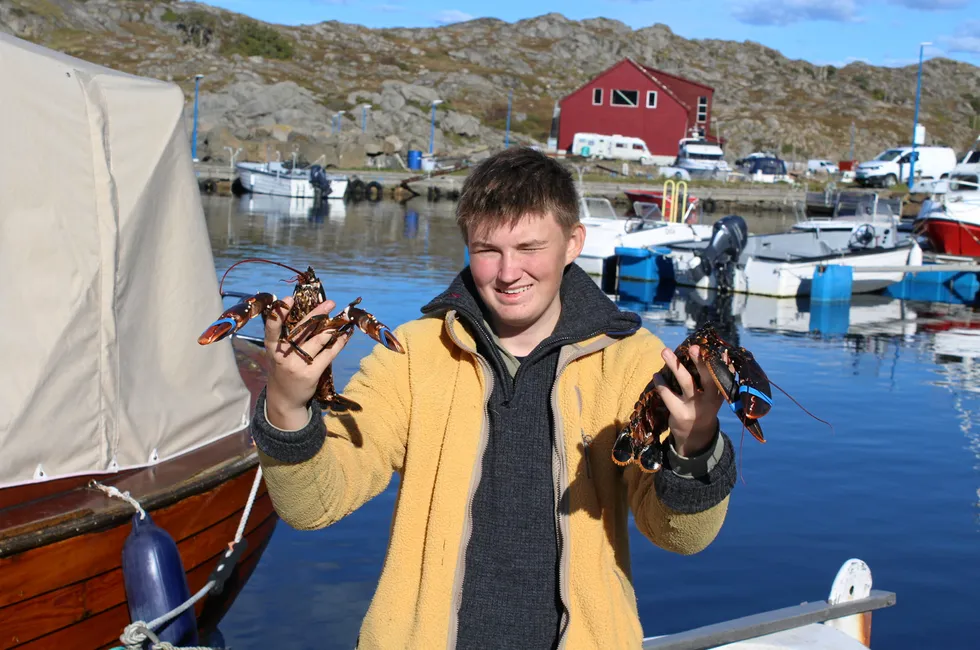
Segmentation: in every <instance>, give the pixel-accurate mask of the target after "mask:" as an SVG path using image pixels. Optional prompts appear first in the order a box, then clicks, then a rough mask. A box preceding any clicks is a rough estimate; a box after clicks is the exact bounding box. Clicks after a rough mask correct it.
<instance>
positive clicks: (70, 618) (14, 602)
mask: <svg viewBox="0 0 980 650" xmlns="http://www.w3.org/2000/svg"><path fill="white" fill-rule="evenodd" d="M256 350H257V349H256ZM256 350H250V349H249V348H248V346H247V344H244V343H240V342H236V352H237V353H238V355H239V365H240V368H241V371H242V376H243V378H244V379H245V381H246V384H247V385H248V386H249V389H250V390H251V391H252V395H253V400H254V397H255V396H256V395H257V394H258V391H259V390H260V389H261V386H262V383H263V381H264V372H263V368H262V365H261V359H260V358H259V357H258V356H257V354H256ZM257 466H258V459H257V456H256V453H255V449H254V446H253V445H252V443H251V440H250V437H249V435H248V432H247V430H243V431H240V432H238V433H236V434H233V435H231V436H228V437H226V438H224V439H222V440H219V441H217V442H215V443H212V444H210V445H207V446H205V447H203V448H201V449H200V450H197V451H196V452H192V453H189V454H186V455H184V456H182V457H180V458H177V459H174V460H172V461H168V462H167V463H161V464H160V465H158V466H156V467H153V468H149V469H143V470H138V471H134V472H128V473H126V474H121V475H114V476H109V477H82V478H79V479H66V480H65V481H61V482H57V483H52V484H48V485H41V484H39V485H35V486H25V487H17V488H7V489H5V490H0V649H8V648H10V649H12V648H18V649H21V648H23V649H28V648H30V649H31V650H40V649H48V648H50V649H52V650H54V649H57V650H68V649H75V648H77V649H79V650H96V649H98V648H109V647H112V646H116V645H119V635H120V634H121V633H122V631H123V629H124V628H125V626H126V625H127V624H128V623H129V622H130V621H129V611H128V608H127V604H126V594H125V590H124V587H123V577H122V568H121V564H122V547H123V543H124V541H125V540H126V537H127V535H128V534H129V531H130V529H131V523H130V522H131V518H132V515H133V513H134V511H133V508H132V507H131V506H130V505H128V504H127V503H125V502H124V501H122V500H119V499H111V498H109V497H106V496H105V495H103V494H102V493H101V492H99V491H98V490H95V489H93V488H91V487H87V484H88V481H89V480H91V479H92V478H97V479H98V480H99V481H100V482H101V483H103V484H107V485H115V486H116V487H118V488H119V489H120V490H122V491H129V492H130V493H131V494H132V495H133V496H134V497H135V498H136V499H137V500H138V501H140V503H141V504H143V506H144V507H145V508H146V509H147V510H148V511H149V512H150V513H151V514H152V516H153V520H154V522H155V523H156V524H157V525H158V526H160V527H162V528H164V529H165V530H166V531H167V532H168V533H170V535H171V536H172V537H173V538H174V540H175V541H176V542H177V546H178V549H179V550H180V555H181V559H182V561H183V564H184V569H185V571H186V572H187V580H188V584H189V586H190V590H191V593H196V592H197V591H198V590H199V589H201V587H203V586H204V585H205V584H206V583H207V581H208V578H209V576H210V574H211V572H212V571H213V570H214V568H215V566H216V565H217V563H218V559H219V556H220V555H221V554H222V553H223V552H224V551H225V550H226V549H227V545H228V543H229V542H231V541H232V540H233V539H234V537H235V533H236V530H237V528H238V525H239V522H240V521H241V517H242V513H243V510H244V507H245V505H246V502H247V499H248V495H249V492H250V490H251V488H252V484H253V482H254V478H255V473H256V471H257ZM277 521H278V518H277V516H276V513H275V511H274V510H273V507H272V502H271V500H270V499H269V495H268V493H267V492H266V490H265V485H264V483H263V484H261V485H260V487H259V492H258V496H257V497H256V500H255V503H254V505H253V507H252V510H251V513H250V514H249V517H248V523H247V525H246V528H245V539H246V540H247V542H248V548H247V550H246V551H245V554H244V556H243V557H242V558H241V559H240V561H239V563H238V565H237V566H236V569H235V573H234V574H233V576H232V578H231V579H230V580H229V581H228V582H227V583H226V584H225V588H224V590H223V591H222V593H221V594H214V593H211V594H209V595H208V596H206V597H205V598H203V599H202V600H200V601H199V602H198V603H197V606H196V612H197V617H198V618H197V620H198V624H199V627H200V629H201V631H202V633H205V634H206V633H207V632H209V631H211V630H212V629H213V628H214V627H215V626H216V625H217V624H218V621H220V619H221V617H222V616H223V615H224V614H225V612H227V610H228V608H229V607H230V606H231V604H232V603H233V602H234V600H235V597H236V596H237V595H238V593H239V592H240V591H241V589H242V587H244V585H245V583H246V581H247V580H248V577H249V576H250V575H251V573H252V571H253V570H254V568H255V566H256V564H257V563H258V561H259V558H260V557H261V555H262V552H263V551H264V550H265V547H266V545H267V544H268V542H269V540H270V539H271V537H272V533H273V531H274V530H275V527H276V523H277Z"/></svg>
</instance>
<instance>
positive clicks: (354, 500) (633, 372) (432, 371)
mask: <svg viewBox="0 0 980 650" xmlns="http://www.w3.org/2000/svg"><path fill="white" fill-rule="evenodd" d="M396 336H397V337H398V339H399V341H401V342H402V344H403V346H404V347H405V351H406V354H404V355H402V354H394V353H392V352H390V351H389V350H386V349H384V348H383V347H382V346H380V345H378V346H375V349H374V351H373V352H372V354H371V355H369V356H368V357H367V358H365V359H364V360H363V361H362V363H361V369H360V371H359V372H358V373H356V374H355V375H354V377H353V378H352V379H351V381H350V383H349V384H348V385H347V387H346V389H345V391H344V395H346V396H348V397H350V398H351V399H353V400H355V401H356V402H358V403H360V404H361V405H362V406H363V410H362V411H360V412H357V413H351V414H344V415H339V416H338V415H328V416H327V417H326V426H327V438H326V441H325V443H324V444H323V447H322V448H321V449H320V451H319V452H318V453H317V454H316V456H314V457H313V458H312V459H310V460H308V461H305V462H300V463H296V464H287V463H282V462H279V461H277V460H275V459H273V458H271V457H269V456H267V455H266V454H264V453H261V452H260V455H259V457H260V461H261V463H262V467H263V470H264V472H265V479H266V483H267V486H268V489H269V492H270V495H271V497H272V501H273V503H274V505H275V508H276V510H277V512H278V513H279V515H280V516H281V517H282V519H283V520H285V521H286V523H288V524H289V525H290V526H293V527H294V528H298V529H316V528H322V527H324V526H329V525H330V524H332V523H334V522H336V521H338V520H339V519H341V518H342V517H344V516H346V515H347V514H349V513H351V512H353V511H354V510H355V509H357V508H358V507H360V506H361V505H363V504H364V503H365V502H366V501H368V500H369V499H371V498H372V497H374V496H376V495H377V494H379V493H380V492H382V491H383V490H384V489H385V487H386V486H387V485H388V484H389V481H390V480H391V476H392V473H393V472H398V473H399V474H400V475H401V485H400V492H399V495H398V499H397V501H396V506H395V511H394V520H393V523H392V527H391V538H390V542H389V548H388V553H387V556H386V557H385V562H384V568H383V571H382V574H381V579H380V581H379V583H378V587H377V591H376V593H375V595H374V598H373V600H372V602H371V605H370V608H369V609H368V612H367V615H366V616H365V618H364V621H363V623H362V627H361V635H360V640H359V645H358V648H360V649H362V650H373V649H376V648H378V649H390V648H418V649H424V650H431V649H433V648H449V650H453V648H454V647H455V639H456V625H457V621H456V615H457V612H458V607H459V604H460V599H461V593H462V584H463V575H462V574H463V572H464V567H465V562H464V559H465V552H466V545H467V541H468V539H469V533H470V520H469V516H470V503H471V501H472V498H473V494H474V492H475V489H476V485H477V484H478V482H479V475H480V471H481V462H480V461H481V454H482V451H483V449H484V447H485V444H486V436H487V432H488V430H489V420H488V416H487V413H486V409H485V405H486V403H487V400H488V399H489V397H490V394H491V391H492V387H493V386H492V383H493V381H494V380H493V373H492V371H491V369H490V367H489V365H488V364H487V362H486V361H485V360H483V359H482V357H480V356H479V355H478V354H477V352H476V346H475V343H474V340H473V338H472V336H471V335H470V334H469V332H468V331H467V330H466V329H465V328H464V327H462V326H461V325H460V323H459V322H458V320H457V319H456V312H454V311H449V312H448V313H446V314H445V315H444V317H443V318H438V317H427V318H421V319H419V320H415V321H412V322H409V323H407V324H405V325H403V326H402V327H400V328H399V329H398V330H397V331H396ZM662 349H663V343H662V342H661V341H660V340H659V339H658V338H657V337H655V336H653V335H652V334H651V333H650V332H648V331H646V330H643V329H641V330H640V331H638V332H637V333H635V334H633V335H632V336H628V337H626V338H624V339H620V340H614V339H612V338H609V337H606V336H604V335H603V336H598V337H595V338H593V339H590V340H587V341H584V342H582V343H579V344H574V345H567V346H565V347H564V348H563V349H562V350H561V356H560V359H559V363H558V372H557V379H556V382H555V387H554V389H553V390H552V408H553V410H554V413H555V427H556V429H558V433H559V435H558V436H556V440H562V441H563V444H562V445H558V446H557V448H556V450H555V454H554V459H555V460H554V471H555V476H556V479H557V490H558V494H559V496H558V497H556V501H557V502H558V503H560V504H561V505H560V507H559V510H560V520H559V534H560V540H561V544H560V554H561V555H560V557H561V565H560V568H559V586H560V592H561V597H562V601H563V602H564V604H565V606H566V607H567V609H568V612H569V619H568V627H567V629H566V632H565V634H564V635H563V636H562V638H561V647H563V648H569V649H573V650H574V649H579V648H583V649H584V648H639V647H640V645H641V640H642V638H643V632H642V629H641V627H640V621H639V616H638V613H637V606H636V597H635V594H634V591H633V586H632V579H631V572H630V557H629V545H628V538H627V517H628V514H629V511H630V510H631V511H632V513H633V516H634V518H635V521H636V525H637V527H638V529H639V530H640V531H641V532H642V533H643V534H644V535H645V536H646V537H648V538H649V539H650V540H651V541H652V542H653V543H655V544H657V545H658V546H660V547H662V548H664V549H667V550H670V551H674V552H677V553H683V554H690V553H696V552H698V551H700V550H701V549H703V548H705V547H706V546H707V545H708V544H709V543H711V541H712V540H713V539H714V538H715V536H716V535H717V533H718V531H719V529H720V528H721V525H722V523H723V521H724V519H725V513H726V511H727V508H728V497H727V496H726V497H725V498H724V500H722V501H721V502H720V503H718V504H717V505H715V506H713V507H710V508H709V509H707V510H704V511H702V512H698V513H696V514H681V513H678V512H675V511H673V510H671V509H670V508H668V507H667V506H665V505H664V504H663V503H661V501H660V499H658V496H657V492H656V490H655V489H654V479H653V476H652V475H650V474H644V473H642V472H640V471H639V470H638V469H637V467H636V466H635V465H631V466H630V467H628V468H627V469H625V470H623V469H622V468H620V467H618V466H616V465H615V464H614V463H613V462H612V460H611V458H610V454H611V451H612V446H613V442H614V440H615V438H616V434H617V432H618V431H620V430H621V429H622V427H623V426H624V424H625V423H626V421H627V420H628V419H629V416H630V414H631V413H632V410H633V406H634V404H635V403H636V399H637V397H638V396H639V395H640V393H641V392H642V391H643V389H644V388H645V387H646V385H647V383H648V382H649V381H650V378H651V376H652V374H653V373H654V372H655V371H657V370H659V368H660V366H662V365H663V361H662V359H661V357H660V353H661V351H662ZM489 644H490V645H491V646H492V640H489Z"/></svg>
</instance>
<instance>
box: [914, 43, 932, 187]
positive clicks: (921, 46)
mask: <svg viewBox="0 0 980 650" xmlns="http://www.w3.org/2000/svg"><path fill="white" fill-rule="evenodd" d="M926 45H932V43H919V78H918V80H917V81H916V83H915V117H914V118H912V159H911V160H910V161H909V190H911V189H912V181H913V179H914V178H915V176H914V174H915V157H916V153H915V136H916V132H917V131H918V130H919V95H920V94H921V92H922V54H923V52H924V51H925V49H926ZM923 144H925V143H923Z"/></svg>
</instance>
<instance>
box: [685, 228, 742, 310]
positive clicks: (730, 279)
mask: <svg viewBox="0 0 980 650" xmlns="http://www.w3.org/2000/svg"><path fill="white" fill-rule="evenodd" d="M748 237H749V228H748V226H746V225H745V219H743V218H742V217H740V216H738V215H737V214H730V215H728V216H727V217H722V218H721V219H719V220H718V221H716V222H715V225H714V226H713V227H712V230H711V241H710V242H709V243H708V247H707V248H705V249H704V250H703V251H701V252H699V253H698V257H699V258H700V260H701V264H699V265H698V266H697V267H696V268H695V269H694V270H693V272H692V274H691V275H692V278H691V279H692V280H693V281H694V282H697V281H698V280H700V279H701V278H703V277H705V276H709V275H712V274H713V275H714V276H715V287H716V288H717V289H718V291H721V292H727V291H731V290H732V288H733V287H734V285H735V267H736V265H737V264H738V257H739V255H741V254H742V251H743V250H744V249H745V244H746V242H747V241H748Z"/></svg>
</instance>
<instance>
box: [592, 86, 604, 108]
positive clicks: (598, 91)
mask: <svg viewBox="0 0 980 650" xmlns="http://www.w3.org/2000/svg"><path fill="white" fill-rule="evenodd" d="M592 105H593V106H602V88H593V89H592Z"/></svg>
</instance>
